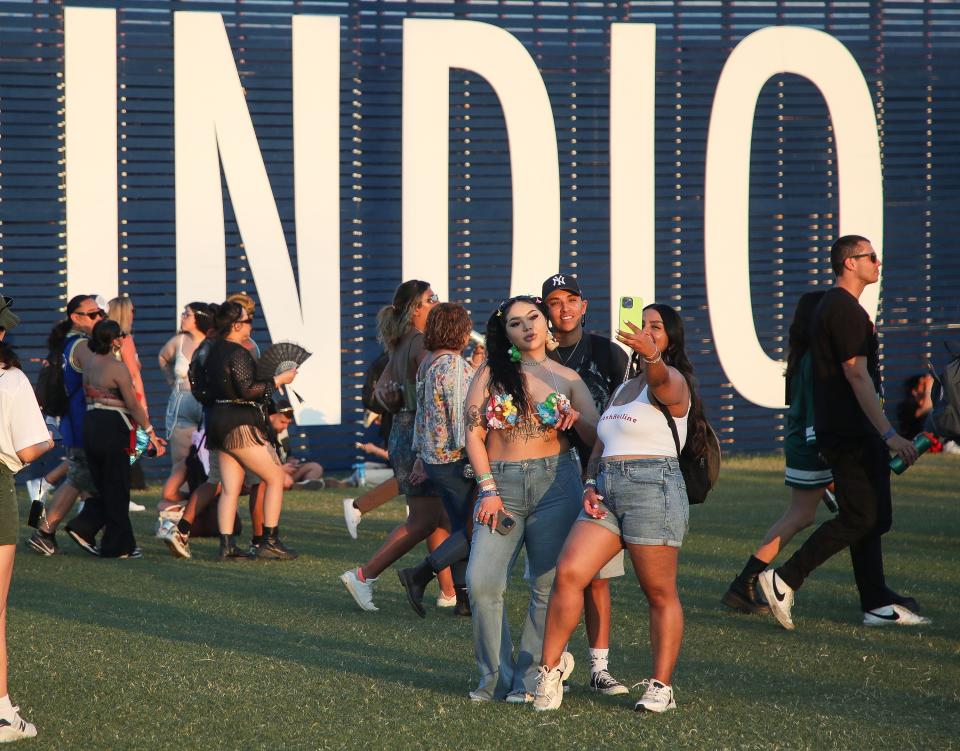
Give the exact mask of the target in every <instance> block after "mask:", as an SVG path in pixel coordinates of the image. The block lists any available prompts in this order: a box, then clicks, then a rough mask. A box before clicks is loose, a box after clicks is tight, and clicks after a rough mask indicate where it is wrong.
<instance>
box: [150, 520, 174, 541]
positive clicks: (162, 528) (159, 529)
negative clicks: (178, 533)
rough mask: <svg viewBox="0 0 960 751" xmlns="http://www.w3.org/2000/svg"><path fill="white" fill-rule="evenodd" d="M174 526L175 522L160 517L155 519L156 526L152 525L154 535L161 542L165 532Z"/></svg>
mask: <svg viewBox="0 0 960 751" xmlns="http://www.w3.org/2000/svg"><path fill="white" fill-rule="evenodd" d="M176 526H177V524H176V522H174V521H171V520H170V519H164V518H163V517H160V518H158V519H157V523H156V525H154V534H156V536H157V539H158V540H162V539H163V538H164V537H165V536H166V534H167V532H169V531H170V528H171V527H176Z"/></svg>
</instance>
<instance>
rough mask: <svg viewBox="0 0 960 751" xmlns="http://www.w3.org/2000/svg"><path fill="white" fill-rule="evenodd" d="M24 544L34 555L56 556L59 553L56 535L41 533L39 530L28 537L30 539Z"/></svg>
mask: <svg viewBox="0 0 960 751" xmlns="http://www.w3.org/2000/svg"><path fill="white" fill-rule="evenodd" d="M24 544H25V545H26V546H27V547H28V548H29V549H30V550H32V551H33V552H34V553H39V554H40V555H43V556H51V555H56V554H57V553H59V552H60V546H59V545H57V537H56V535H55V534H47V533H46V532H41V531H40V530H39V529H38V530H37V531H36V532H34V533H33V534H32V535H30V539H28V540H27V541H26V542H25V543H24Z"/></svg>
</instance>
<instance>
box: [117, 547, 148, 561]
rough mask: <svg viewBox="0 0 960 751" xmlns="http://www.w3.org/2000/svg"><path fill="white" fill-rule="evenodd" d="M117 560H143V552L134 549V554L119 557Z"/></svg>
mask: <svg viewBox="0 0 960 751" xmlns="http://www.w3.org/2000/svg"><path fill="white" fill-rule="evenodd" d="M117 558H121V559H127V558H143V551H142V550H140V548H134V549H133V552H132V553H124V554H123V555H118V556H117Z"/></svg>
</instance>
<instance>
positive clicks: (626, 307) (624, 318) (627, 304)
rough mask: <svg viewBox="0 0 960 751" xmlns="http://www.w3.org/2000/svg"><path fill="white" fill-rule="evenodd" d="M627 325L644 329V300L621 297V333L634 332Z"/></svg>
mask: <svg viewBox="0 0 960 751" xmlns="http://www.w3.org/2000/svg"><path fill="white" fill-rule="evenodd" d="M627 323H632V324H633V325H634V326H636V327H637V328H638V329H642V328H643V298H642V297H621V298H620V324H619V327H618V328H619V329H620V331H626V332H627V333H628V334H629V333H631V332H632V331H633V329H631V328H630V327H629V326H627Z"/></svg>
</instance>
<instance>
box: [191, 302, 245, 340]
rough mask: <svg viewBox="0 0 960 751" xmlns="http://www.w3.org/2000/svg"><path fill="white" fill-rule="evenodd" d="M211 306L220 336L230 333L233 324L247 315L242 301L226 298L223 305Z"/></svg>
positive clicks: (214, 322)
mask: <svg viewBox="0 0 960 751" xmlns="http://www.w3.org/2000/svg"><path fill="white" fill-rule="evenodd" d="M210 307H212V308H213V325H214V327H215V328H216V329H217V333H218V334H219V335H220V336H226V335H227V334H229V333H230V329H231V327H232V326H233V324H235V323H236V322H237V321H239V320H240V319H242V318H243V317H244V316H245V315H246V311H245V310H244V309H243V306H242V305H241V304H240V303H238V302H231V301H230V300H226V301H225V302H224V303H223V304H222V305H211V306H210ZM194 315H196V313H194Z"/></svg>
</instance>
